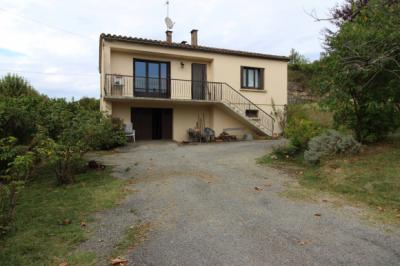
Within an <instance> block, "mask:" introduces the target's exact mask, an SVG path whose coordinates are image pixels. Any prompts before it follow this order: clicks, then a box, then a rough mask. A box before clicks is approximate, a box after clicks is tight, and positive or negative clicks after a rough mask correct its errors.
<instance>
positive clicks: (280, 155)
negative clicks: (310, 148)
mask: <svg viewBox="0 0 400 266" xmlns="http://www.w3.org/2000/svg"><path fill="white" fill-rule="evenodd" d="M298 153H299V149H298V148H297V147H296V146H293V145H291V144H289V145H287V146H278V147H273V150H272V155H271V159H274V160H285V159H289V158H292V157H294V156H296V155H297V154H298Z"/></svg>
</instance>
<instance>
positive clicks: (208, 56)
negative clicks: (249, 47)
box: [99, 30, 288, 141]
mask: <svg viewBox="0 0 400 266" xmlns="http://www.w3.org/2000/svg"><path fill="white" fill-rule="evenodd" d="M197 39H198V37H197V30H193V31H192V32H191V43H190V44H188V43H186V42H181V43H176V42H173V41H172V32H171V31H167V32H166V40H165V41H156V40H148V39H141V38H133V37H125V36H117V35H110V34H101V35H100V43H99V71H100V74H101V80H100V83H101V84H100V95H101V109H102V111H104V112H106V113H108V114H109V115H111V116H112V117H116V118H120V119H122V120H123V121H124V123H130V122H131V123H133V128H134V129H135V130H136V137H137V139H172V140H175V141H185V140H187V139H188V133H187V131H188V129H189V128H194V127H195V126H196V123H197V122H198V121H199V118H200V119H201V120H204V124H205V125H204V126H205V127H209V128H211V129H213V130H214V131H215V134H216V135H219V134H220V133H221V132H223V131H227V132H228V133H229V134H234V135H243V134H245V133H250V134H252V135H253V136H254V137H257V136H272V135H275V134H277V133H279V130H280V129H279V126H278V125H277V122H276V121H275V119H274V117H273V114H272V108H271V100H273V101H274V103H275V104H276V106H277V108H283V106H284V105H286V104H287V63H288V58H287V57H284V56H275V55H268V54H260V53H253V52H244V51H235V50H228V49H220V48H211V47H205V46H201V45H198V40H197Z"/></svg>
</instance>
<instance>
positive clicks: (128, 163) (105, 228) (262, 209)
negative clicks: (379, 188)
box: [80, 141, 400, 266]
mask: <svg viewBox="0 0 400 266" xmlns="http://www.w3.org/2000/svg"><path fill="white" fill-rule="evenodd" d="M274 144H277V142H274V141H251V142H238V143H229V144H213V145H194V146H192V145H190V146H179V145H177V144H174V143H160V142H148V143H142V144H139V145H130V146H128V147H124V148H122V149H120V150H119V152H117V153H113V154H109V155H103V156H100V157H98V158H97V159H99V160H101V161H102V162H104V163H105V164H109V165H115V168H114V170H115V173H114V174H115V175H116V176H118V177H121V178H129V179H132V184H131V186H130V189H131V190H132V191H131V192H130V194H129V195H128V197H127V198H126V199H125V201H124V202H123V203H122V204H121V205H120V206H119V207H117V208H115V209H112V210H108V211H105V212H102V213H99V214H98V215H97V219H96V221H95V222H94V223H93V224H92V225H89V226H88V227H89V230H91V231H92V234H91V237H90V239H89V240H88V241H87V242H85V243H83V244H82V246H81V247H80V250H89V251H94V252H96V254H98V256H99V257H101V258H103V260H102V261H107V260H106V259H105V258H108V257H109V256H110V253H111V251H112V249H113V246H114V245H115V244H116V243H117V242H118V241H119V239H121V238H122V236H123V232H124V231H125V230H126V229H127V228H128V227H130V226H134V225H136V224H139V223H148V224H149V227H150V231H149V232H148V234H147V237H146V240H145V241H143V242H142V243H140V244H139V245H137V246H136V247H135V248H134V249H133V250H131V251H130V252H129V253H128V254H126V258H127V259H128V260H129V264H130V265H374V266H376V265H400V234H399V232H398V231H395V232H393V231H392V232H385V231H384V230H382V229H379V228H378V227H376V226H371V225H367V224H366V223H364V222H362V221H360V219H359V216H358V215H355V214H354V210H352V209H351V208H334V207H331V206H329V205H328V204H327V203H323V202H319V203H307V202H302V201H293V200H289V199H287V198H284V197H282V196H281V195H280V192H281V191H282V190H284V183H285V182H288V181H291V180H292V179H291V177H289V176H287V175H285V174H284V173H282V172H281V171H278V170H275V169H271V168H268V167H265V166H258V165H257V164H256V161H255V159H256V158H257V157H260V156H262V155H264V154H265V153H266V152H268V151H270V150H271V147H272V145H274ZM255 187H258V188H259V190H256V189H255ZM316 213H318V214H321V216H315V214H316Z"/></svg>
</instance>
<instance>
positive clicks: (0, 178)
mask: <svg viewBox="0 0 400 266" xmlns="http://www.w3.org/2000/svg"><path fill="white" fill-rule="evenodd" d="M16 142H17V139H16V138H13V137H9V138H5V139H1V140H0V162H1V169H0V237H1V236H4V235H5V234H6V233H7V232H8V231H9V230H10V229H11V225H12V222H13V220H14V216H15V210H16V206H17V201H18V195H19V193H20V191H21V189H22V188H23V186H24V183H25V181H26V180H27V179H28V178H29V177H30V176H31V174H32V170H33V165H34V154H33V153H32V152H26V153H25V154H23V155H18V154H19V153H20V150H19V148H18V146H16V145H15V144H16Z"/></svg>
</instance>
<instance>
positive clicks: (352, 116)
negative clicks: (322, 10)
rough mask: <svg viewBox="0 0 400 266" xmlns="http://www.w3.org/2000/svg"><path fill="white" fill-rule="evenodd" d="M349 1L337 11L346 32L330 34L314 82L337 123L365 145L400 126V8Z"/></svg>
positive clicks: (377, 0)
mask: <svg viewBox="0 0 400 266" xmlns="http://www.w3.org/2000/svg"><path fill="white" fill-rule="evenodd" d="M347 2H348V4H347V5H345V6H343V7H342V8H341V9H340V8H339V9H336V10H334V11H333V15H334V16H333V19H332V20H333V22H334V23H335V24H336V25H339V26H340V28H339V30H338V31H337V32H336V33H333V32H328V33H327V36H326V56H325V57H324V58H323V59H322V60H321V61H320V62H319V63H318V65H319V75H317V76H316V78H315V80H314V81H313V84H314V88H315V89H316V90H317V92H318V93H319V94H320V95H321V96H322V99H323V104H325V105H327V106H328V107H330V109H331V110H332V111H333V112H334V119H335V122H336V124H337V125H345V126H347V127H349V128H351V129H353V130H354V132H355V135H356V138H357V140H358V141H360V142H364V143H365V142H374V141H377V140H380V139H382V138H384V137H386V136H387V134H388V133H389V132H391V131H394V130H395V129H397V128H398V127H399V125H400V118H399V117H400V104H399V103H400V32H399V31H398V29H399V28H400V16H399V15H398V14H399V13H400V4H399V3H398V1H387V0H370V1H350V0H349V1H347ZM351 12H353V13H351Z"/></svg>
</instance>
